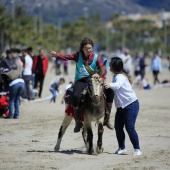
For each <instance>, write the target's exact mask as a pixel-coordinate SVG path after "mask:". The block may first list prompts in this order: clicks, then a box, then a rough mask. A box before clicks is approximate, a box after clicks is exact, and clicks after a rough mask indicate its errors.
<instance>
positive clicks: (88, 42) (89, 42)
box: [79, 37, 94, 51]
mask: <svg viewBox="0 0 170 170" xmlns="http://www.w3.org/2000/svg"><path fill="white" fill-rule="evenodd" d="M87 44H91V45H92V47H93V46H94V43H93V41H92V39H90V38H87V37H86V38H84V39H83V40H82V41H81V43H80V49H79V51H82V49H83V48H84V46H85V45H87Z"/></svg>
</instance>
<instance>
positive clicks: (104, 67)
mask: <svg viewBox="0 0 170 170" xmlns="http://www.w3.org/2000/svg"><path fill="white" fill-rule="evenodd" d="M106 63H107V60H105V61H104V63H103V65H102V67H101V68H100V70H99V74H100V76H102V75H103V74H104V73H105V72H106Z"/></svg>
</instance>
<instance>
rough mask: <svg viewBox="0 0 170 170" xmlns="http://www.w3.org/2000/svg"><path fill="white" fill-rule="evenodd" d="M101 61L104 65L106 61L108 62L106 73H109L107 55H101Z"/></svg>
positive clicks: (107, 63)
mask: <svg viewBox="0 0 170 170" xmlns="http://www.w3.org/2000/svg"><path fill="white" fill-rule="evenodd" d="M101 60H102V63H104V61H107V62H106V71H108V68H109V60H108V58H107V57H106V56H105V54H101Z"/></svg>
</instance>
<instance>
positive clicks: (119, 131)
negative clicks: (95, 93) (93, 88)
mask: <svg viewBox="0 0 170 170" xmlns="http://www.w3.org/2000/svg"><path fill="white" fill-rule="evenodd" d="M110 71H111V72H113V73H114V77H113V82H112V83H105V84H104V86H105V88H106V89H108V88H111V89H113V90H114V94H115V95H114V101H115V107H116V108H117V111H116V115H115V131H116V137H117V141H118V145H119V148H118V150H117V151H116V152H115V154H124V153H126V152H127V151H126V147H125V133H124V126H125V128H126V131H127V133H128V135H129V138H130V140H131V142H132V145H133V147H134V154H133V155H134V156H137V155H141V154H142V152H141V151H140V146H139V139H138V134H137V132H136V130H135V122H136V118H137V115H138V112H139V102H138V98H137V97H136V94H135V92H134V91H133V90H132V86H131V80H130V79H128V76H127V75H126V73H125V71H124V69H123V62H122V59H121V58H119V57H113V58H112V59H111V62H110Z"/></svg>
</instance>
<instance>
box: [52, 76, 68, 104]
mask: <svg viewBox="0 0 170 170" xmlns="http://www.w3.org/2000/svg"><path fill="white" fill-rule="evenodd" d="M64 83H65V79H64V78H60V80H58V81H54V82H53V83H52V84H51V86H50V92H51V93H52V95H53V96H52V98H51V100H50V102H54V103H55V101H56V97H57V96H58V94H59V89H58V88H59V86H60V85H61V84H64Z"/></svg>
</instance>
